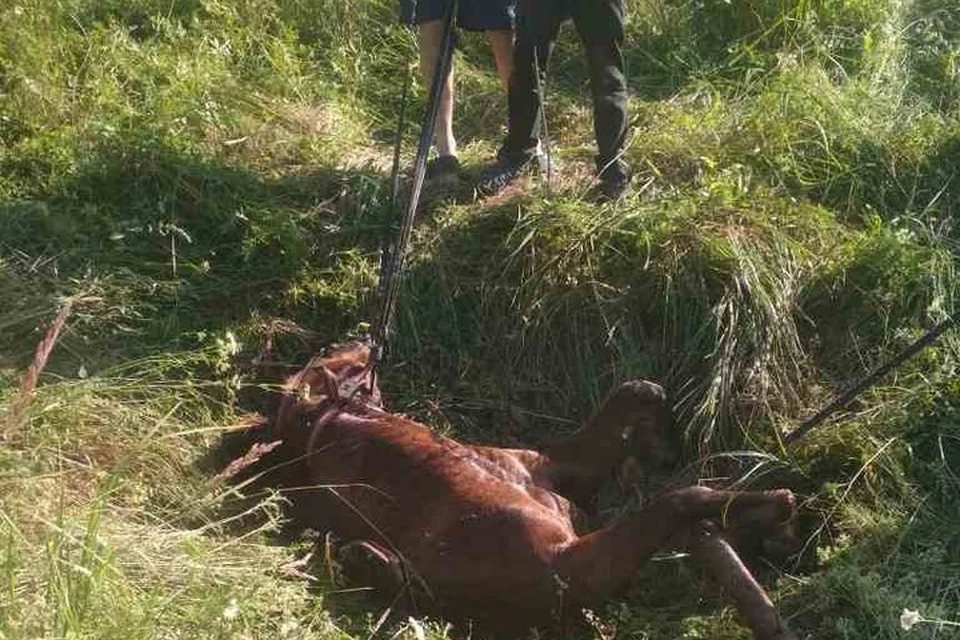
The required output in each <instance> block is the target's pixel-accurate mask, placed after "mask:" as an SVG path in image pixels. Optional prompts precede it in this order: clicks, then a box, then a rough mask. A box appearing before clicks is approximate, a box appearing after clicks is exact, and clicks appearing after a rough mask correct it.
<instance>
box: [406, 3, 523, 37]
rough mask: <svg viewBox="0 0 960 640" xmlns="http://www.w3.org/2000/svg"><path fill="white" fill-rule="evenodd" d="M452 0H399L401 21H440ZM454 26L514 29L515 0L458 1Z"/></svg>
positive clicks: (499, 29)
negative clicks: (455, 24)
mask: <svg viewBox="0 0 960 640" xmlns="http://www.w3.org/2000/svg"><path fill="white" fill-rule="evenodd" d="M452 1H453V0H400V19H401V20H402V21H403V23H404V24H423V23H424V22H433V21H434V20H443V18H444V17H445V16H446V15H447V7H448V6H449V5H450V2H452ZM459 5H460V6H459V11H458V14H459V15H457V26H458V27H460V28H461V29H466V30H467V31H509V30H512V29H513V28H514V24H515V20H516V8H517V0H459Z"/></svg>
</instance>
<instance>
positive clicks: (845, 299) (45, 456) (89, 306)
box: [0, 0, 960, 639]
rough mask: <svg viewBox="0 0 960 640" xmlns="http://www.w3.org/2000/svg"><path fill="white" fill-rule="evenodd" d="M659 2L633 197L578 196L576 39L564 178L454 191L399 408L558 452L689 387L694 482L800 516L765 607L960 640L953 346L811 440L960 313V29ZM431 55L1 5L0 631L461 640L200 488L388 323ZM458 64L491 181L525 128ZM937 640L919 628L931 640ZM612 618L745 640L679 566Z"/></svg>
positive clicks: (378, 7)
mask: <svg viewBox="0 0 960 640" xmlns="http://www.w3.org/2000/svg"><path fill="white" fill-rule="evenodd" d="M628 5H629V16H630V18H629V22H628V24H627V38H626V46H625V55H626V58H627V61H628V71H629V80H630V85H631V91H632V94H633V97H632V104H631V109H632V114H633V119H634V121H633V128H632V134H631V139H630V141H629V144H628V148H627V157H628V159H629V161H630V163H631V165H632V166H633V167H634V169H635V172H636V176H635V180H634V187H633V191H632V192H631V194H630V195H629V196H628V197H627V198H626V199H625V200H624V201H623V202H620V203H617V204H615V205H604V206H596V205H594V204H591V203H590V202H589V201H588V200H586V199H584V197H583V196H584V194H585V193H586V191H587V189H588V188H589V186H590V185H589V172H590V170H589V166H590V163H591V157H592V153H593V151H592V127H591V122H590V111H589V109H588V108H587V106H586V105H588V96H589V90H588V86H587V84H586V75H585V69H584V65H583V61H582V55H581V53H580V48H579V43H578V42H576V38H575V37H574V34H573V32H572V30H570V29H568V31H567V32H565V34H564V37H563V38H562V39H561V42H560V43H559V46H558V47H557V51H556V55H555V57H554V59H553V61H552V64H551V69H550V77H549V80H548V94H547V103H546V112H547V118H548V122H549V124H550V133H551V142H552V146H551V148H552V151H553V152H554V153H555V154H556V156H557V159H558V162H559V166H560V167H561V171H560V173H559V177H558V178H557V179H556V180H555V181H554V182H553V183H552V184H550V185H546V184H544V183H542V182H536V181H532V182H530V183H529V184H527V185H526V188H525V189H524V190H522V192H514V193H513V194H512V195H507V196H505V197H502V198H499V199H496V200H494V201H490V202H472V201H470V199H469V198H460V199H457V198H450V197H448V196H449V194H444V193H432V192H431V193H429V194H428V198H427V203H426V205H425V207H424V211H423V213H422V215H421V220H420V222H419V223H418V226H417V228H416V230H415V237H414V242H413V246H412V249H411V256H410V264H409V271H408V273H407V276H406V279H405V282H404V286H403V290H402V293H401V297H400V307H399V313H398V323H397V327H396V334H395V338H394V341H393V343H392V346H391V352H390V358H389V362H388V365H387V367H386V369H385V371H384V379H383V388H384V390H385V392H386V393H387V395H388V404H389V405H390V406H391V407H392V408H395V409H397V410H400V411H404V412H407V413H410V414H412V415H414V416H416V417H418V418H419V419H422V420H424V421H425V422H427V423H428V424H430V425H431V426H433V427H434V428H436V429H438V430H441V431H444V432H447V433H451V434H453V435H456V436H457V437H461V438H465V439H469V440H482V441H484V442H493V443H500V444H505V445H510V446H518V445H522V446H535V445H537V444H538V443H541V442H543V441H545V440H546V439H548V438H550V437H551V436H553V435H555V434H557V433H560V432H564V431H568V430H570V429H573V428H575V426H576V424H577V423H578V422H579V421H580V420H582V419H583V418H585V417H586V416H588V415H589V414H590V412H591V411H592V410H593V409H594V408H595V407H596V406H597V405H598V403H599V402H600V401H601V400H602V399H603V396H604V395H605V394H606V393H607V392H608V390H610V389H611V388H612V387H613V386H614V385H616V384H617V383H618V382H620V381H622V380H624V379H628V378H632V377H647V378H651V379H654V380H657V381H659V382H661V383H662V384H664V386H665V387H666V388H667V389H668V391H669V394H670V397H671V399H672V402H673V405H674V411H675V415H676V431H677V437H678V441H680V442H681V443H682V444H683V448H684V452H685V458H686V461H687V462H688V463H689V465H690V466H689V469H690V470H691V474H693V475H698V474H699V475H701V476H707V475H720V476H725V477H727V478H728V479H729V480H731V481H732V480H734V479H736V478H737V477H742V476H745V477H746V479H745V480H742V482H743V483H744V484H750V483H755V484H772V483H776V482H783V481H789V483H790V484H791V485H792V486H793V487H795V488H796V489H797V490H798V491H799V492H800V493H801V495H802V501H803V513H804V519H803V522H804V527H803V529H804V531H803V533H804V536H806V538H805V539H806V540H807V541H808V544H807V546H806V551H805V553H804V554H803V555H802V556H801V557H800V558H799V559H798V561H797V562H796V563H795V564H790V565H788V566H787V567H785V568H783V569H781V570H777V571H772V570H771V571H768V572H767V573H766V575H765V580H766V582H767V584H768V585H769V586H770V589H771V593H772V594H773V596H774V597H775V599H776V600H777V601H778V603H779V604H780V605H781V607H782V609H783V611H784V613H785V615H786V616H787V618H788V619H789V620H790V622H791V624H792V625H793V626H794V627H795V628H796V629H798V631H799V632H800V634H801V636H802V637H806V638H816V639H834V638H837V639H841V638H843V639H854V638H881V639H887V638H891V639H892V638H900V637H908V636H912V637H919V638H948V637H954V636H956V635H957V627H956V625H955V624H953V625H951V624H950V623H955V622H957V621H960V564H958V560H957V559H958V558H960V499H958V497H957V495H958V491H960V479H958V478H960V475H958V474H960V427H958V416H960V386H958V383H957V375H956V374H957V368H958V366H960V341H958V339H957V338H956V337H954V336H953V335H951V334H947V335H946V336H945V337H944V338H943V339H942V340H941V341H940V343H939V344H938V345H936V346H935V347H933V348H931V349H928V350H927V351H926V352H924V353H923V354H922V355H921V356H920V357H918V358H916V359H914V360H913V361H911V362H909V363H908V364H907V365H905V366H904V367H902V368H901V369H900V370H899V371H897V372H896V373H895V374H894V375H891V376H890V377H888V378H887V379H885V380H884V381H883V382H882V383H881V384H880V385H879V386H877V387H875V388H873V389H871V390H870V391H869V392H868V393H866V394H864V395H863V396H862V397H861V398H859V399H858V400H857V402H856V403H854V404H853V405H852V406H850V407H848V408H847V409H846V410H845V411H844V412H842V413H841V414H839V415H836V416H834V417H833V418H831V419H830V420H829V421H828V422H827V423H826V424H824V425H823V426H821V427H820V428H819V429H818V430H816V431H814V432H813V433H812V434H811V435H810V436H809V437H808V438H807V439H805V440H804V441H802V442H801V443H800V444H799V446H797V447H794V448H786V447H784V446H783V443H782V436H783V434H784V433H786V432H787V431H788V430H789V429H791V428H792V427H793V425H795V424H797V422H798V421H799V420H801V419H803V418H804V417H806V416H808V415H810V414H812V413H813V412H814V411H815V410H816V409H817V408H818V407H819V406H820V405H821V404H822V403H823V402H824V401H826V400H827V399H829V398H830V397H831V396H833V395H834V394H835V393H837V392H838V391H840V390H841V389H843V388H844V387H845V386H846V385H847V384H849V383H850V382H851V381H852V380H853V379H855V378H856V377H858V376H859V375H861V374H862V373H863V372H865V371H867V370H868V369H870V368H871V367H873V366H875V365H877V364H879V363H881V362H883V361H884V360H885V359H887V358H889V357H890V356H891V355H892V354H894V353H896V352H897V351H898V350H899V349H901V348H903V347H904V346H905V345H907V344H908V343H910V342H911V341H912V340H913V339H915V338H917V337H918V336H919V335H921V334H922V333H923V331H924V330H925V329H926V328H928V327H929V326H931V325H932V324H933V323H935V322H937V321H940V320H942V319H943V318H945V317H947V316H948V315H950V314H952V313H953V312H954V306H955V299H956V289H957V279H956V276H955V264H956V255H957V248H958V242H960V237H958V232H957V230H956V228H955V227H954V219H955V217H956V215H957V214H958V212H960V175H958V167H960V8H958V6H957V5H956V3H955V2H954V1H952V0H857V1H849V0H775V1H770V0H730V1H725V2H707V1H704V0H664V1H656V2H655V1H653V0H628ZM415 55H416V40H415V37H414V35H413V34H412V33H411V32H410V31H409V30H407V29H404V28H402V27H401V26H399V25H398V24H397V23H396V7H395V6H394V4H393V2H391V1H390V0H311V1H307V0H231V1H229V2H228V1H226V0H124V1H120V0H59V1H58V2H49V1H47V0H10V1H9V2H5V3H3V5H2V6H0V439H2V442H0V547H2V549H3V553H2V555H0V637H3V638H65V637H71V638H157V637H162V638H181V637H182V638H194V637H208V638H241V637H268V636H273V637H287V638H325V639H326V638H340V637H343V638H348V637H370V636H371V635H373V633H374V632H376V631H378V630H379V632H380V633H383V634H385V635H386V636H388V637H417V638H420V637H431V638H442V637H448V636H449V634H450V630H449V629H448V628H447V627H446V626H444V625H443V624H441V623H438V622H432V621H420V620H409V621H407V622H406V623H398V624H394V625H392V626H391V627H390V628H389V629H384V628H382V624H381V623H382V620H381V619H380V614H381V610H379V609H377V608H375V607H374V606H373V605H371V604H370V603H369V602H367V601H366V600H365V599H364V597H363V594H359V593H356V592H351V591H344V590H342V589H340V588H339V587H338V585H337V583H336V581H335V580H333V579H332V578H331V573H330V567H329V562H328V559H327V558H326V557H324V553H323V547H322V546H321V547H320V548H318V549H314V548H312V547H311V546H310V545H308V544H306V543H304V544H300V545H294V546H292V547H281V546H275V545H273V544H271V540H272V537H271V532H273V531H275V530H277V529H278V528H279V527H280V526H281V524H282V523H281V522H280V515H279V514H280V510H279V501H278V499H277V498H276V497H275V496H267V497H265V498H264V499H263V500H262V501H258V502H255V503H251V502H249V501H246V500H243V499H242V497H241V496H240V495H239V494H238V493H237V492H236V491H232V490H229V489H227V488H226V487H224V486H222V484H220V483H218V481H217V480H216V478H215V477H214V476H213V474H211V473H210V472H209V469H208V468H207V466H205V464H204V461H205V460H206V454H207V451H208V449H209V447H210V446H211V445H212V444H213V443H214V442H215V441H216V440H217V438H218V436H219V435H220V434H221V433H222V432H223V430H225V429H227V428H228V427H229V426H230V425H232V424H236V423H237V422H239V421H241V420H242V419H243V417H244V415H245V414H246V413H247V412H249V411H253V410H257V409H258V408H259V407H258V406H257V405H256V403H254V402H252V401H251V398H256V397H258V396H259V397H262V396H263V395H264V393H266V392H267V391H268V389H269V384H268V383H269V382H271V379H270V378H269V376H264V375H260V370H259V369H258V368H257V367H256V366H254V362H255V361H258V359H262V357H263V356H264V353H265V348H266V346H267V344H268V343H269V344H270V345H271V347H272V351H271V353H270V357H271V358H273V359H274V360H275V361H277V362H278V363H280V364H285V365H289V366H295V365H296V364H299V363H302V362H303V361H304V359H305V358H306V357H307V356H309V355H311V354H312V353H313V352H314V351H315V350H316V349H317V348H318V347H319V346H321V345H324V344H327V343H330V342H333V341H336V340H342V339H343V338H344V337H346V336H349V335H351V334H352V333H354V332H356V331H357V330H358V329H359V328H361V325H362V323H364V322H367V321H369V320H371V319H372V317H373V304H372V303H373V300H372V298H373V293H374V291H375V287H376V278H377V261H378V250H379V247H380V245H381V242H382V241H383V239H384V238H389V237H390V236H391V234H392V233H393V231H394V225H395V213H394V211H393V208H392V206H391V198H390V193H389V190H390V181H389V175H388V173H389V167H390V160H391V149H390V145H391V143H392V136H393V127H394V126H395V119H396V114H397V110H398V107H399V101H400V95H401V92H402V88H403V84H404V82H405V81H406V78H407V77H408V74H409V70H410V68H411V65H412V64H413V63H414V61H415ZM456 65H457V83H458V89H459V91H460V94H461V95H462V96H464V98H465V99H463V100H461V101H460V102H459V103H458V105H457V113H456V126H457V129H458V133H459V134H460V136H461V138H462V140H463V143H464V145H463V148H464V150H465V151H464V159H465V160H466V161H467V163H468V164H476V163H480V162H483V161H486V160H487V159H488V158H490V157H492V155H493V153H494V151H495V149H496V146H497V144H498V143H499V140H500V137H501V136H502V134H503V124H504V122H505V117H506V113H505V108H504V99H503V95H502V92H501V90H500V88H499V85H498V82H497V80H496V78H495V76H494V74H493V73H492V62H491V60H490V58H489V52H488V51H487V46H486V42H485V39H484V38H483V37H480V36H478V35H476V34H464V37H463V39H462V42H461V46H460V51H459V52H458V55H457V61H456ZM423 93H424V92H423V88H422V87H420V86H419V84H418V83H416V82H415V86H414V100H413V105H412V112H413V113H414V114H418V113H420V112H421V111H422V107H423V106H424V100H425V99H424V96H423ZM416 120H417V118H416V117H413V118H412V121H413V122H411V124H410V126H409V127H408V131H407V134H408V135H407V141H408V142H407V144H406V145H405V148H404V154H403V159H404V162H405V163H409V161H410V155H411V153H412V146H413V145H412V144H410V143H409V140H410V139H411V137H412V136H413V135H415V134H416V133H417V123H416ZM68 302H69V304H70V305H71V306H70V308H69V315H68V316H66V315H65V317H66V323H65V325H64V326H63V328H62V331H60V332H59V333H57V335H56V336H55V338H56V340H55V344H54V345H53V351H52V353H51V354H50V358H49V360H47V359H46V358H38V356H37V347H38V344H40V343H41V341H42V340H43V338H44V335H45V332H47V331H48V328H49V327H50V325H51V323H52V322H53V321H54V318H55V317H56V316H57V314H58V312H60V311H61V310H63V309H64V305H66V304H68ZM47 335H50V334H47ZM31 363H33V366H34V370H35V371H36V370H40V369H42V371H41V372H40V377H39V384H38V385H34V384H32V382H31V381H30V378H29V376H26V375H25V373H26V372H27V371H28V369H29V368H30V367H31ZM40 365H42V366H40ZM272 381H274V382H275V378H274V379H273V380H272ZM731 452H732V453H731ZM624 501H625V498H623V497H622V496H621V497H618V498H617V499H615V500H611V501H610V504H609V505H608V513H609V514H610V515H614V514H616V513H619V512H621V511H622V510H623V509H625V508H629V504H628V505H627V506H626V507H625V506H624ZM904 609H909V610H916V611H919V612H920V615H921V616H922V618H923V619H924V621H923V622H920V623H918V624H917V625H916V626H914V627H913V628H912V629H910V630H909V631H907V630H905V629H904V628H902V626H901V623H900V615H901V612H902V611H903V610H904ZM589 620H590V621H591V625H592V634H593V635H595V636H598V637H603V638H610V637H618V638H656V639H667V638H671V639H672V638H713V639H716V638H730V639H732V638H746V637H748V632H747V631H746V630H745V629H744V628H742V627H741V626H740V624H739V623H738V621H737V619H736V615H735V614H734V612H733V611H732V609H731V608H730V607H728V606H726V605H725V604H724V603H723V600H722V599H721V598H720V597H719V596H718V595H717V594H716V593H713V592H712V591H710V590H709V588H704V587H703V586H702V584H701V581H700V577H699V576H698V574H697V572H696V569H695V568H694V567H693V566H692V565H690V564H688V563H686V562H685V561H682V560H680V561H678V560H672V561H665V562H657V563H653V564H652V565H651V566H650V567H649V568H648V569H647V570H645V572H644V573H643V574H642V575H641V576H640V579H639V580H638V581H637V585H636V586H635V588H634V589H632V590H631V591H630V592H629V593H628V594H625V595H624V597H623V598H621V599H618V600H617V601H615V602H613V603H611V604H610V605H609V606H608V607H606V608H605V609H604V610H602V611H596V612H592V613H591V615H590V616H589ZM908 626H909V625H908Z"/></svg>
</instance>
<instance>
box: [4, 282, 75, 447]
mask: <svg viewBox="0 0 960 640" xmlns="http://www.w3.org/2000/svg"><path fill="white" fill-rule="evenodd" d="M75 300H76V299H75V298H69V299H68V300H67V301H66V303H65V304H64V305H63V306H62V307H61V308H60V311H59V313H57V317H56V319H55V320H54V321H53V324H51V325H50V328H49V329H47V333H46V335H44V336H43V340H41V341H40V343H39V344H37V350H36V353H34V356H33V362H31V363H30V366H29V367H28V368H27V371H26V373H24V374H23V378H21V379H20V393H19V395H18V396H17V399H16V400H14V401H13V406H11V408H10V412H9V413H8V414H7V425H6V429H5V430H3V431H2V432H0V439H3V440H7V439H9V438H10V437H11V436H13V435H14V434H15V433H16V431H17V430H19V429H20V427H21V426H22V425H23V422H24V420H25V418H26V414H27V409H28V408H29V407H30V401H31V400H32V399H33V392H34V391H35V390H36V388H37V381H38V380H39V379H40V372H41V371H43V368H44V367H45V366H47V360H48V359H49V358H50V352H51V351H53V347H54V345H56V344H57V339H58V338H59V337H60V332H61V331H63V327H64V325H66V323H67V318H68V317H70V312H71V311H72V310H73V304H74V302H75Z"/></svg>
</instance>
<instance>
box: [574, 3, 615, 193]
mask: <svg viewBox="0 0 960 640" xmlns="http://www.w3.org/2000/svg"><path fill="white" fill-rule="evenodd" d="M624 5H625V0H599V1H597V0H592V1H590V2H586V1H585V0H574V1H573V3H572V6H573V11H572V14H573V20H574V23H575V25H576V28H577V33H578V34H579V35H580V39H581V40H582V41H583V46H584V49H585V50H586V54H587V62H588V64H589V68H590V89H591V92H592V94H593V127H594V133H595V135H596V140H597V152H598V153H597V171H598V173H599V174H600V178H601V179H602V180H604V181H606V180H622V181H626V179H627V178H628V172H627V166H626V163H625V162H624V161H623V160H622V159H621V158H620V155H621V154H622V152H623V147H624V144H625V142H626V137H627V83H626V77H625V74H624V64H623V52H622V50H621V47H622V44H623V19H624V13H625V6H624Z"/></svg>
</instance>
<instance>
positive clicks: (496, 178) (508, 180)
mask: <svg viewBox="0 0 960 640" xmlns="http://www.w3.org/2000/svg"><path fill="white" fill-rule="evenodd" d="M546 169H547V158H546V156H544V155H543V154H542V153H537V154H535V155H533V156H527V155H512V154H509V153H506V152H504V151H503V149H501V150H500V152H499V153H498V154H497V161H496V162H495V163H494V164H493V165H492V166H491V167H488V168H487V169H486V170H484V172H483V174H481V176H480V182H479V183H478V184H477V193H478V194H479V195H480V196H483V197H487V196H495V195H497V194H498V193H500V192H501V191H503V190H504V189H506V188H507V187H508V186H510V184H512V183H513V181H514V180H516V179H517V178H519V177H520V176H522V175H524V174H526V173H531V172H535V171H546Z"/></svg>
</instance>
